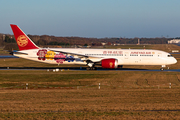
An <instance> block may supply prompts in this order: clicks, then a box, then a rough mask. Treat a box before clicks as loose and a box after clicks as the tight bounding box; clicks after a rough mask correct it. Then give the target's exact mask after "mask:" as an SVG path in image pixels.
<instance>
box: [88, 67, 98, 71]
mask: <svg viewBox="0 0 180 120" xmlns="http://www.w3.org/2000/svg"><path fill="white" fill-rule="evenodd" d="M86 70H97V68H96V67H87V68H86Z"/></svg>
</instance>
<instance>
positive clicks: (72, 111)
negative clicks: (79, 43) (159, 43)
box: [0, 70, 180, 119]
mask: <svg viewBox="0 0 180 120" xmlns="http://www.w3.org/2000/svg"><path fill="white" fill-rule="evenodd" d="M0 77H1V78H0V88H2V89H1V90H0V108H1V109H0V119H119V118H122V119H157V118H159V119H179V118H180V115H179V113H180V112H179V111H175V110H180V94H179V90H180V81H179V78H180V76H179V73H178V72H142V71H141V72H140V71H98V72H97V71H60V72H47V71H37V70H35V71H33V70H30V71H28V70H27V71H23V70H22V71H21V70H20V71H13V70H12V71H11V70H9V71H6V70H5V71H0ZM52 80H54V81H52ZM27 82H28V83H29V88H30V89H28V90H25V85H26V83H27ZM170 82H171V83H172V88H171V89H169V83H170ZM98 83H101V89H100V90H99V89H98ZM10 86H12V87H11V88H10ZM18 86H19V87H18ZM44 86H46V87H44ZM63 86H64V87H74V88H72V89H66V88H49V87H63ZM77 86H79V87H78V88H77ZM158 86H159V87H158ZM17 88H18V89H17ZM156 110H158V111H156ZM168 110H170V111H168Z"/></svg>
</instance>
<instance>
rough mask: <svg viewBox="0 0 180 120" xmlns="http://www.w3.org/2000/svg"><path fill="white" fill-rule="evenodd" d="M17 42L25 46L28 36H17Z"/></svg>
mask: <svg viewBox="0 0 180 120" xmlns="http://www.w3.org/2000/svg"><path fill="white" fill-rule="evenodd" d="M17 44H18V45H19V46H21V47H25V46H26V45H27V44H28V38H27V37H26V36H25V35H20V36H19V37H18V38H17Z"/></svg>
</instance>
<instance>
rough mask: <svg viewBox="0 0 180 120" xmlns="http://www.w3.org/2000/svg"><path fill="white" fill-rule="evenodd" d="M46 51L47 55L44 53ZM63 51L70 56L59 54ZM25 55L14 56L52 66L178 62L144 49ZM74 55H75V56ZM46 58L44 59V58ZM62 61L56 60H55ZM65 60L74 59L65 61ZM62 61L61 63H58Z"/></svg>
mask: <svg viewBox="0 0 180 120" xmlns="http://www.w3.org/2000/svg"><path fill="white" fill-rule="evenodd" d="M44 51H46V52H45V53H43V52H44ZM54 51H63V52H65V53H69V54H59V53H60V52H54ZM18 52H19V53H27V55H25V54H14V55H15V56H18V57H22V58H25V59H29V60H34V61H39V62H44V63H50V64H81V65H86V64H87V63H86V62H85V61H87V60H91V61H92V62H100V61H101V60H102V59H108V58H114V59H117V60H118V65H170V64H175V63H176V62H177V60H176V59H175V58H174V57H172V56H171V55H170V54H169V53H167V52H164V51H160V50H143V49H81V48H80V49H78V48H74V49H72V48H41V49H31V50H22V51H18ZM73 54H74V55H73ZM81 55H82V56H81ZM42 56H44V59H43V58H42ZM83 56H88V57H83ZM38 57H39V58H38ZM59 57H60V58H61V59H55V58H59ZM63 58H73V59H66V60H65V59H64V60H62V59H63ZM58 60H60V61H58Z"/></svg>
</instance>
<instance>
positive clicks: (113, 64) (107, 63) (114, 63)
mask: <svg viewBox="0 0 180 120" xmlns="http://www.w3.org/2000/svg"><path fill="white" fill-rule="evenodd" d="M101 66H102V68H117V67H118V60H117V59H113V58H111V59H103V60H101Z"/></svg>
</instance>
